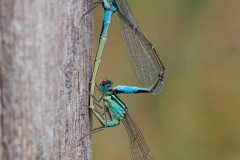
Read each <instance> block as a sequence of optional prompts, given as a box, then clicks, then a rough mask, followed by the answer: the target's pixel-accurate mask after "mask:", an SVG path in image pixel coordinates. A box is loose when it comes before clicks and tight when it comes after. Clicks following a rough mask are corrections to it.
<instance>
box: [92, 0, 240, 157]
mask: <svg viewBox="0 0 240 160" xmlns="http://www.w3.org/2000/svg"><path fill="white" fill-rule="evenodd" d="M128 3H129V6H130V7H131V9H132V11H133V13H134V15H135V18H136V19H137V22H138V24H139V26H140V27H141V29H142V31H143V33H144V34H145V36H146V37H147V38H148V39H149V41H150V42H152V43H153V44H154V45H155V47H156V50H157V51H158V53H159V56H160V58H161V59H162V61H163V63H164V65H165V67H166V69H167V72H166V74H165V77H166V81H165V87H164V90H163V92H162V93H161V94H160V95H157V96H152V95H147V94H139V95H121V96H120V97H121V98H122V100H123V101H124V102H125V103H126V104H127V105H128V107H129V112H130V114H131V115H132V117H133V118H134V119H135V121H136V123H137V124H138V126H139V128H140V129H141V131H142V133H143V135H144V137H145V139H146V141H147V143H148V145H149V147H150V149H151V151H152V153H153V154H154V155H155V157H156V158H157V159H159V160H239V159H240V71H239V70H240V1H239V0H228V1H226V0H128ZM102 13H103V9H102V8H101V7H98V8H97V9H96V10H95V11H94V14H95V32H94V33H95V37H94V38H95V39H94V42H95V52H96V49H97V44H98V38H99V33H100V30H101V22H102ZM104 51H105V52H104V55H103V59H102V64H101V67H100V72H99V74H98V78H97V83H100V82H101V81H102V80H104V79H110V80H112V81H113V82H114V85H119V84H122V85H123V84H125V85H140V84H139V82H138V80H137V78H136V76H135V74H134V72H133V70H132V68H131V66H130V63H129V61H128V59H127V55H126V50H125V48H124V44H123V39H122V37H121V33H120V21H119V18H118V17H117V16H115V15H114V16H113V19H112V21H111V25H110V31H109V33H108V40H107V43H106V47H105V50H104ZM99 125H100V124H99V123H98V121H97V120H96V119H94V126H95V127H97V126H99ZM129 155H130V154H129V141H128V136H127V134H126V132H125V129H124V127H123V126H122V124H121V125H120V126H119V127H115V128H109V129H105V130H104V131H101V132H98V133H96V134H94V136H93V159H94V160H123V159H124V160H127V159H129V160H130V157H129Z"/></svg>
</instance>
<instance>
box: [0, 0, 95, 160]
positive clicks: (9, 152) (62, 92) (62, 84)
mask: <svg viewBox="0 0 240 160" xmlns="http://www.w3.org/2000/svg"><path fill="white" fill-rule="evenodd" d="M91 4H92V0H80V1H75V0H70V1H64V0H60V1H49V0H22V1H21V0H19V1H16V0H1V1H0V52H1V53H0V139H1V144H0V159H2V160H15V159H16V160H17V159H19V160H20V159H21V160H34V159H56V160H61V159H64V160H67V159H69V160H70V159H71V160H73V159H78V160H83V159H84V160H89V159H91V152H92V151H91V139H90V138H91V137H90V136H87V137H85V138H84V140H81V137H83V136H84V135H86V134H88V133H89V132H90V130H91V121H90V119H91V117H90V114H89V110H88V108H87V107H86V106H84V105H82V104H87V102H88V95H87V93H86V92H85V91H86V90H88V86H89V85H88V84H89V79H90V74H91V69H92V67H91V65H92V30H93V26H92V25H93V23H92V14H88V15H87V16H86V17H85V18H84V19H83V20H82V22H81V23H80V19H81V15H82V14H83V13H85V12H86V11H87V10H88V9H89V8H90V5H91ZM84 90H85V91H84Z"/></svg>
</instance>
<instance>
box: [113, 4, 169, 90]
mask: <svg viewBox="0 0 240 160" xmlns="http://www.w3.org/2000/svg"><path fill="white" fill-rule="evenodd" d="M113 5H114V6H115V7H116V8H117V14H118V15H119V16H120V18H121V20H122V21H121V24H122V29H121V31H122V35H123V38H124V42H125V46H127V47H126V48H127V50H128V53H129V54H128V56H129V59H130V61H131V64H132V67H133V69H134V71H135V74H136V75H137V77H138V79H139V80H140V82H141V83H142V84H143V85H144V86H145V87H152V86H153V85H154V84H155V83H156V82H157V80H158V79H159V75H161V76H162V77H163V74H164V72H165V67H164V66H163V64H162V62H161V60H160V58H159V57H158V55H157V53H156V50H155V48H154V46H153V45H152V44H151V43H150V42H149V41H148V40H147V39H146V38H145V36H144V35H143V33H142V32H141V30H140V28H139V27H138V26H137V23H136V20H135V18H134V16H133V14H132V12H131V10H130V9H129V7H128V5H127V2H126V1H125V0H113ZM162 84H163V83H159V84H158V85H157V86H156V88H155V90H154V92H153V93H155V94H157V93H160V92H161V90H162V87H163V85H162Z"/></svg>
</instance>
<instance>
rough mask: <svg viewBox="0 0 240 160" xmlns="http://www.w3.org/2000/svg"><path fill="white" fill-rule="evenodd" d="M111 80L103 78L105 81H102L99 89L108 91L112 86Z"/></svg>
mask: <svg viewBox="0 0 240 160" xmlns="http://www.w3.org/2000/svg"><path fill="white" fill-rule="evenodd" d="M112 84H113V83H112V81H110V80H105V81H102V82H101V83H100V85H99V89H100V91H102V92H106V91H108V90H109V89H110V88H111V87H112Z"/></svg>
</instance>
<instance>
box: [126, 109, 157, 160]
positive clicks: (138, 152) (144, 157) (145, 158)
mask: <svg viewBox="0 0 240 160" xmlns="http://www.w3.org/2000/svg"><path fill="white" fill-rule="evenodd" d="M122 122H123V124H124V127H125V129H126V131H127V133H128V136H129V139H130V150H131V158H132V160H155V158H154V157H153V155H152V154H151V152H150V150H149V148H148V146H147V143H146V141H145V140H144V138H143V135H142V133H141V131H140V130H139V128H138V126H137V125H136V123H135V122H134V121H133V119H132V118H131V116H130V115H129V113H127V114H126V117H125V118H124V119H123V120H122Z"/></svg>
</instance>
